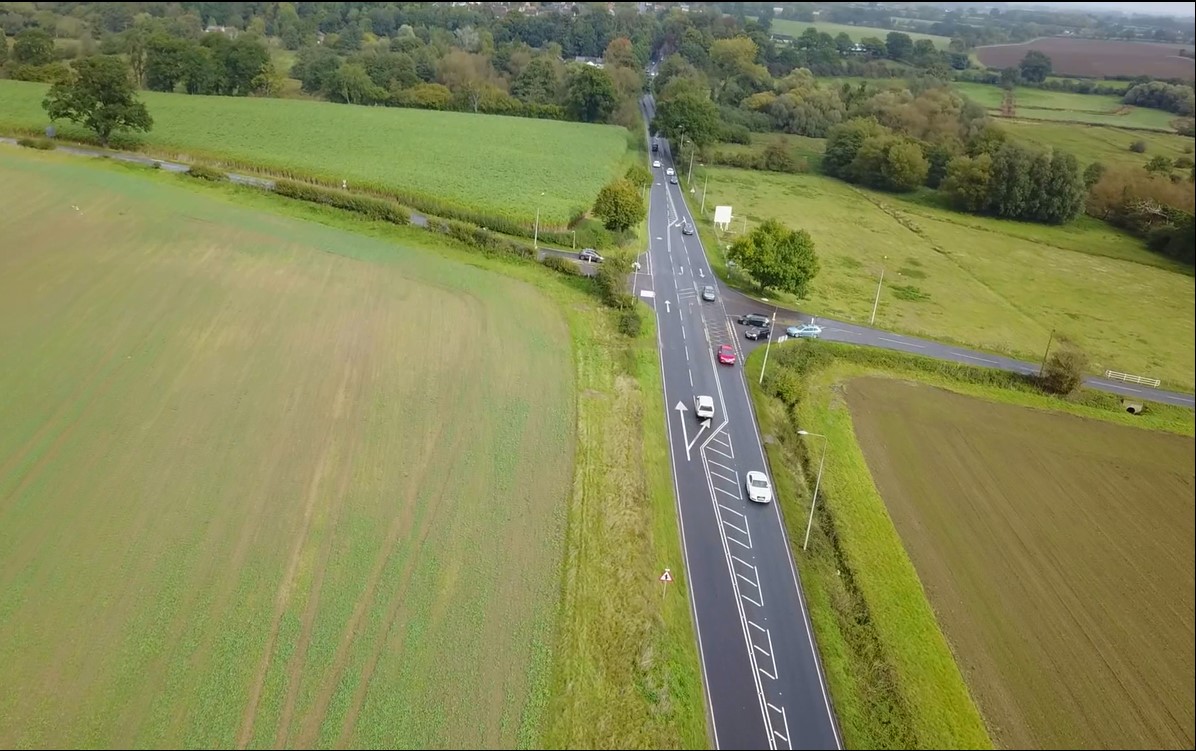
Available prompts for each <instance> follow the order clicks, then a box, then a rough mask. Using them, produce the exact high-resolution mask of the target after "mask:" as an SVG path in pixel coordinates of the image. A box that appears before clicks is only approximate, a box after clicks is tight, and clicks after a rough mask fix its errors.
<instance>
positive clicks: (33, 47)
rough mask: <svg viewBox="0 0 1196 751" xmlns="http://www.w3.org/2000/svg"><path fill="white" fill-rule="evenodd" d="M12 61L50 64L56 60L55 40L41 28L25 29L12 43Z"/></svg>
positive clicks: (18, 63)
mask: <svg viewBox="0 0 1196 751" xmlns="http://www.w3.org/2000/svg"><path fill="white" fill-rule="evenodd" d="M12 61H13V63H15V64H16V65H49V64H50V63H52V62H54V40H53V39H52V38H51V37H50V35H49V34H47V33H46V32H44V31H42V30H41V29H38V28H28V29H25V30H24V31H22V32H20V33H19V34H17V36H16V39H15V40H14V41H13V43H12Z"/></svg>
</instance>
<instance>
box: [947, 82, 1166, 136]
mask: <svg viewBox="0 0 1196 751" xmlns="http://www.w3.org/2000/svg"><path fill="white" fill-rule="evenodd" d="M954 86H955V88H956V89H957V90H958V91H959V92H960V93H962V94H963V95H964V96H966V97H968V98H969V99H971V100H973V101H975V102H976V103H978V104H981V105H983V106H984V107H987V108H988V109H989V110H990V111H991V112H990V114H993V115H997V114H998V112H999V109H1000V107H1001V102H1002V100H1003V98H1004V91H1003V90H1002V89H1001V88H1000V87H999V86H989V85H987V84H982V83H968V82H957V83H955V84H954ZM1014 107H1015V109H1014V116H1015V117H1017V118H1019V119H1023V120H1062V121H1066V122H1072V123H1089V124H1093V125H1112V126H1117V127H1122V128H1141V129H1144V130H1161V131H1167V132H1173V131H1174V129H1173V128H1172V127H1171V121H1172V120H1174V119H1175V118H1176V115H1173V114H1171V113H1170V112H1164V111H1162V110H1156V109H1150V108H1149V107H1133V106H1129V105H1125V104H1122V102H1121V97H1116V96H1108V95H1105V94H1073V93H1071V92H1066V91H1046V90H1044V89H1036V88H1032V87H1029V86H1019V87H1017V88H1016V89H1015V90H1014Z"/></svg>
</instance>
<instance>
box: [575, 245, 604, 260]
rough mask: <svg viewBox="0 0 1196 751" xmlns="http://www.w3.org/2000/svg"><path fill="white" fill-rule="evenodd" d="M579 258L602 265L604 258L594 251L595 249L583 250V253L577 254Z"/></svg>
mask: <svg viewBox="0 0 1196 751" xmlns="http://www.w3.org/2000/svg"><path fill="white" fill-rule="evenodd" d="M577 258H578V259H579V260H582V261H588V262H590V263H602V256H600V255H598V251H596V250H594V249H593V248H583V249H582V251H581V252H580V253H578V254H577Z"/></svg>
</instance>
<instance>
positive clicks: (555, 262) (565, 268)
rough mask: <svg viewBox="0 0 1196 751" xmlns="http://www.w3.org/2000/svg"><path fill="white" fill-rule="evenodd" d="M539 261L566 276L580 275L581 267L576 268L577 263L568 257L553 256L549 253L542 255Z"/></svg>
mask: <svg viewBox="0 0 1196 751" xmlns="http://www.w3.org/2000/svg"><path fill="white" fill-rule="evenodd" d="M540 263H542V264H544V265H545V266H547V267H548V268H550V269H552V270H553V271H559V272H560V273H562V274H566V275H568V276H580V275H581V269H579V268H577V264H576V263H574V262H573V261H570V260H569V259H568V258H563V257H561V256H554V255H552V254H551V253H550V254H548V255H545V256H544V260H542V261H541V262H540Z"/></svg>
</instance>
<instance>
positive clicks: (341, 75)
mask: <svg viewBox="0 0 1196 751" xmlns="http://www.w3.org/2000/svg"><path fill="white" fill-rule="evenodd" d="M327 92H328V95H329V96H331V97H333V98H334V99H336V100H338V101H341V102H344V103H346V104H370V103H372V102H376V101H378V100H379V99H382V98H383V97H384V96H385V95H386V92H385V91H384V90H383V89H382V88H381V87H379V86H377V85H375V84H374V82H373V81H371V80H370V76H369V74H368V73H366V72H365V68H363V67H362V66H361V65H359V64H357V63H342V64H341V66H340V68H338V69H337V71H336V73H334V74H333V76H332V80H331V81H329V82H328V89H327Z"/></svg>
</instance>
